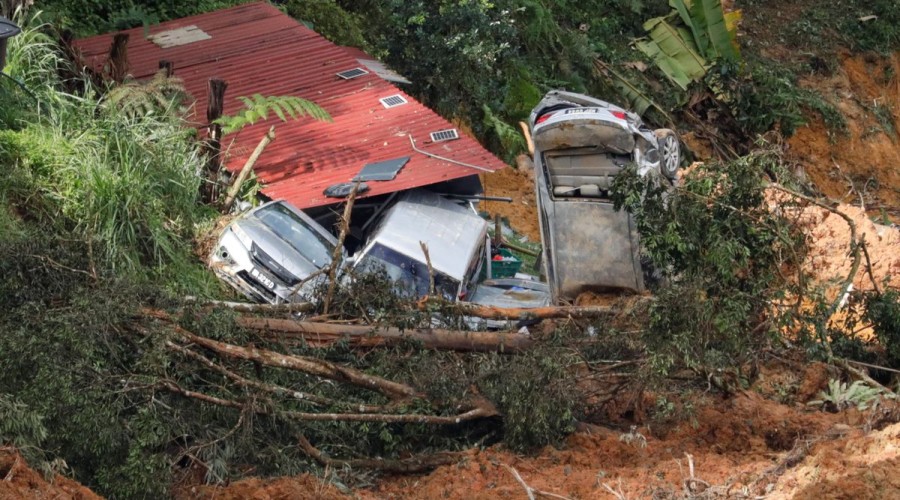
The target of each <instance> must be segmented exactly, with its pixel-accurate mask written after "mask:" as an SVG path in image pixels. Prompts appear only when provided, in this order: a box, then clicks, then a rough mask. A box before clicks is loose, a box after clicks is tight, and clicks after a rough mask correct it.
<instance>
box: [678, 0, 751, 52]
mask: <svg viewBox="0 0 900 500" xmlns="http://www.w3.org/2000/svg"><path fill="white" fill-rule="evenodd" d="M683 1H684V4H685V6H686V7H688V9H689V11H690V14H691V15H690V17H691V19H692V24H693V26H694V27H696V29H697V30H699V31H703V32H705V33H706V35H707V36H708V42H707V46H706V47H701V48H700V50H701V52H702V53H703V54H704V55H705V56H706V57H707V58H709V59H711V60H715V59H719V58H721V59H725V60H727V61H737V60H738V59H739V55H738V53H737V51H735V49H734V45H733V41H734V35H733V33H734V32H733V31H729V29H728V25H727V24H726V23H725V13H724V11H723V10H722V2H721V0H683Z"/></svg>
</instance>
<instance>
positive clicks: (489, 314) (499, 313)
mask: <svg viewBox="0 0 900 500" xmlns="http://www.w3.org/2000/svg"><path fill="white" fill-rule="evenodd" d="M429 305H442V306H445V307H446V306H449V307H452V308H454V309H456V311H457V312H458V313H459V314H461V315H463V316H474V317H476V318H482V319H507V320H519V321H525V320H536V319H556V318H602V317H607V316H613V315H615V314H616V313H618V312H619V309H617V308H614V307H609V306H547V307H536V308H533V309H522V308H501V307H491V306H482V305H478V304H472V303H468V302H457V303H453V304H450V303H447V302H444V301H442V300H439V299H434V298H429V297H425V298H424V299H422V300H420V301H419V304H418V307H419V310H420V311H427V310H428V309H429Z"/></svg>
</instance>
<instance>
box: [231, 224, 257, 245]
mask: <svg viewBox="0 0 900 500" xmlns="http://www.w3.org/2000/svg"><path fill="white" fill-rule="evenodd" d="M231 232H233V233H234V235H235V236H237V239H238V241H240V242H241V245H244V247H245V248H248V249H249V248H250V245H252V244H253V240H252V239H250V235H249V234H247V232H246V231H244V230H243V229H242V228H241V226H239V225H237V224H232V226H231Z"/></svg>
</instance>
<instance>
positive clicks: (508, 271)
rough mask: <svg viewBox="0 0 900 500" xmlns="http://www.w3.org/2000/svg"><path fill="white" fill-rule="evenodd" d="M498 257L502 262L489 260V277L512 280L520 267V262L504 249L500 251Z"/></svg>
mask: <svg viewBox="0 0 900 500" xmlns="http://www.w3.org/2000/svg"><path fill="white" fill-rule="evenodd" d="M500 255H502V256H503V259H504V260H493V259H491V277H492V278H512V277H513V276H515V275H516V273H517V272H519V269H520V268H521V267H522V261H521V260H519V259H518V258H516V256H515V255H513V253H512V252H510V251H509V250H507V249H506V248H501V249H500Z"/></svg>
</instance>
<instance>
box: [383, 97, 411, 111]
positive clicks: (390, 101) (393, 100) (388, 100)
mask: <svg viewBox="0 0 900 500" xmlns="http://www.w3.org/2000/svg"><path fill="white" fill-rule="evenodd" d="M378 100H379V101H381V105H382V106H384V107H385V108H395V107H397V106H400V105H402V104H406V103H407V102H408V101H407V100H406V99H404V98H403V96H402V95H400V94H394V95H389V96H387V97H382V98H381V99H378Z"/></svg>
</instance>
